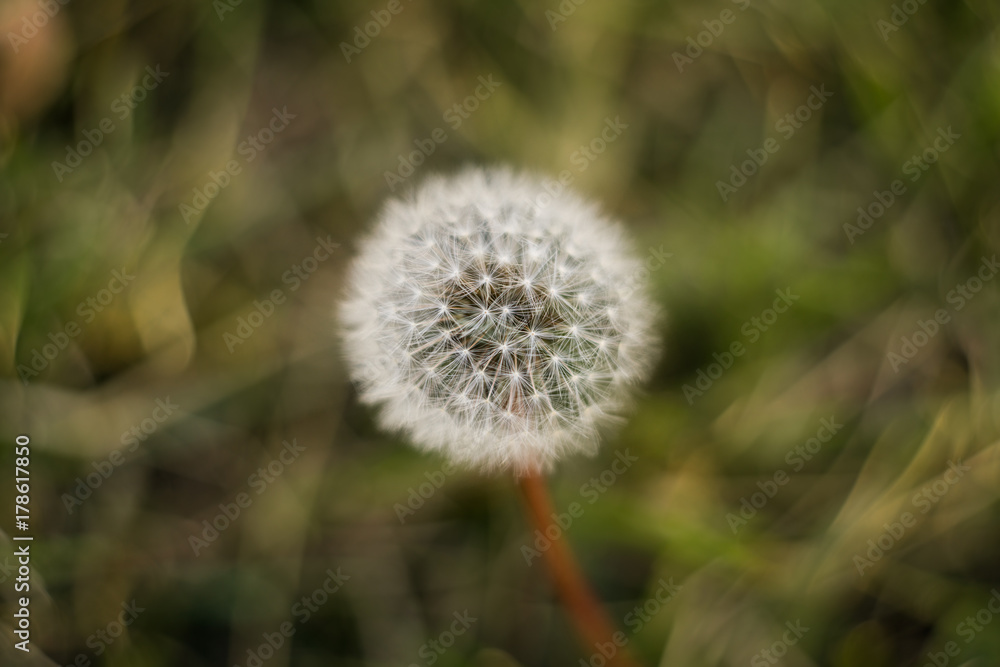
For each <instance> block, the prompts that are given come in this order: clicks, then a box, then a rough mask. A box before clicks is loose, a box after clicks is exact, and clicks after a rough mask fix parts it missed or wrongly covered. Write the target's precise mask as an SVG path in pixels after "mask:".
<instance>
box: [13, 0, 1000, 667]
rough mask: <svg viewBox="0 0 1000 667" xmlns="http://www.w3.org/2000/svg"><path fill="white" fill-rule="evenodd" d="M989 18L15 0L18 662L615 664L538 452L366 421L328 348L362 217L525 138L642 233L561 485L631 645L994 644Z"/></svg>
mask: <svg viewBox="0 0 1000 667" xmlns="http://www.w3.org/2000/svg"><path fill="white" fill-rule="evenodd" d="M998 20H1000V6H998V5H997V4H996V3H994V2H990V1H988V0H966V1H964V2H944V1H942V0H926V1H923V0H905V1H904V2H897V3H895V4H893V3H891V2H889V0H885V1H884V2H874V3H869V2H861V1H860V0H849V1H842V2H833V1H832V0H822V1H819V0H806V1H804V2H786V1H779V0H739V1H738V2H737V1H732V2H730V1H728V0H726V1H721V0H715V1H713V2H708V3H699V2H692V1H689V0H678V1H668V2H653V1H651V0H635V1H626V2H614V3H605V2H598V1H597V0H587V1H585V0H575V2H574V1H573V0H562V1H561V3H560V2H557V0H550V1H548V2H540V3H532V2H526V1H520V2H518V1H510V0H504V1H502V2H496V3H474V2H470V1H469V0H448V1H443V2H429V1H427V0H385V1H383V0H375V1H374V2H370V3H368V2H362V1H360V0H345V1H343V2H337V3H333V2H320V1H318V0H293V1H291V2H277V1H275V2H267V1H265V0H214V1H213V2H199V3H195V2H183V1H182V2H170V3H168V2H158V1H148V2H143V1H134V2H128V1H127V0H92V1H90V2H87V3H83V2H78V1H74V0H65V1H63V0H3V4H2V5H0V36H2V41H3V43H2V44H0V169H2V175H0V374H2V379H0V438H2V441H3V443H4V444H3V447H2V448H0V469H2V470H3V475H2V477H3V479H4V480H5V481H3V483H2V489H3V491H2V493H0V507H3V508H6V509H5V510H4V511H5V512H10V514H5V515H4V516H5V518H4V520H3V521H2V522H0V525H2V528H3V530H4V531H5V532H4V534H3V538H2V540H0V581H2V587H0V588H2V592H0V601H2V606H3V609H2V617H0V618H2V626H3V629H2V634H3V635H4V639H3V642H2V644H3V651H4V653H3V654H2V656H0V661H2V664H4V665H7V664H11V665H20V664H24V665H32V666H34V665H53V664H54V665H60V666H63V665H66V666H68V665H78V666H81V667H83V666H86V665H112V666H143V667H158V666H161V665H162V666H175V665H186V666H188V667H201V666H223V665H240V666H246V667H251V666H253V665H258V666H259V665H262V664H266V665H268V667H280V666H284V665H295V666H304V667H305V666H319V665H323V666H326V665H402V666H410V665H418V666H425V665H431V664H437V665H445V666H447V665H479V666H483V667H487V666H488V667H494V666H497V667H501V666H514V665H525V666H531V665H578V664H583V665H587V664H589V665H593V666H594V667H600V666H601V665H602V664H604V662H603V661H604V660H605V657H604V656H603V655H602V654H601V653H600V651H599V649H598V648H595V647H581V646H580V644H579V643H578V641H577V639H576V637H575V635H574V632H573V628H572V626H571V625H570V623H569V621H568V619H567V616H566V614H565V612H564V611H563V609H562V608H561V607H560V605H559V604H558V602H557V601H556V600H555V599H554V597H553V593H552V588H551V585H550V582H549V579H548V577H547V574H546V572H545V569H544V565H542V564H540V559H538V558H534V557H532V554H531V550H532V549H536V550H539V549H541V548H543V547H545V542H544V540H540V539H539V536H538V535H536V534H535V533H534V532H533V529H532V528H531V526H530V524H529V522H528V521H527V519H526V518H525V515H524V512H523V508H522V506H521V501H520V499H519V497H518V493H517V488H516V485H515V483H514V481H513V480H511V479H509V478H507V477H496V478H487V477H482V476H480V475H478V474H476V473H469V472H464V471H455V470H451V469H450V468H446V467H445V464H446V462H445V461H443V460H441V459H437V458H435V457H433V456H429V455H424V454H420V453H418V452H416V451H415V450H413V449H411V448H410V447H409V446H408V445H407V443H406V442H405V441H404V440H402V439H401V438H399V437H397V436H394V435H393V434H387V433H383V432H380V431H379V430H377V429H376V428H375V427H374V425H373V415H372V412H371V411H370V410H369V409H368V408H366V407H363V406H360V405H359V404H358V402H357V400H356V395H355V392H354V390H353V389H352V387H351V384H350V382H349V380H348V378H347V377H346V376H345V373H344V364H343V363H342V361H341V353H340V350H339V348H338V344H337V341H336V337H335V331H336V329H335V323H334V321H333V317H332V314H333V303H334V302H335V300H336V298H337V296H338V295H339V294H340V292H341V289H342V279H343V276H344V274H345V267H346V266H347V263H348V262H349V261H350V259H351V257H352V255H353V252H354V250H353V249H354V247H355V242H356V239H358V238H359V236H360V235H361V234H363V233H364V232H365V230H367V229H368V228H369V226H370V223H371V220H372V218H373V216H374V215H375V214H376V213H377V211H378V209H379V207H380V205H381V204H382V203H383V202H384V201H385V200H386V199H387V198H388V197H390V196H398V195H404V194H405V192H406V191H407V190H408V189H409V188H411V187H413V186H414V185H416V184H418V183H419V182H420V180H421V179H423V178H424V177H426V176H427V175H429V174H431V173H436V172H449V171H453V170H456V169H458V168H460V167H461V166H463V165H466V164H470V163H471V164H492V163H507V164H511V165H514V166H517V167H523V168H528V169H532V170H535V171H538V172H540V173H542V174H545V175H546V176H547V177H548V178H551V179H556V178H558V177H559V175H560V174H563V175H564V177H566V178H567V179H569V180H571V181H572V187H573V188H574V189H576V190H578V191H579V192H580V193H582V194H584V195H585V196H587V197H590V198H593V199H595V200H597V201H600V202H601V203H602V205H603V206H604V208H605V209H606V211H607V212H608V213H610V214H611V215H613V216H615V217H617V218H619V219H621V220H622V221H623V222H624V224H625V225H626V226H627V227H628V228H629V230H630V232H631V234H632V236H633V238H634V241H635V247H636V252H637V254H638V255H639V256H640V257H643V258H648V259H649V263H648V264H647V266H648V268H649V269H650V270H649V275H648V277H647V276H646V275H641V276H637V277H638V278H640V279H643V278H644V279H646V280H648V283H649V287H650V290H651V292H652V294H653V295H654V297H655V300H656V301H657V302H658V303H660V304H661V305H662V309H663V311H664V313H665V317H664V318H663V320H662V339H663V341H664V354H663V355H662V356H661V359H660V361H659V363H658V365H657V366H656V369H655V371H654V377H653V379H652V381H651V382H650V383H649V384H648V386H647V387H645V388H644V392H643V394H642V396H641V397H640V399H639V401H638V403H637V405H636V408H635V410H634V412H633V414H632V415H631V416H630V419H629V420H628V422H627V424H626V425H625V426H624V427H623V428H622V429H621V430H620V431H619V432H617V433H609V434H608V437H607V439H606V441H605V443H604V446H603V447H602V449H601V451H600V452H599V454H598V455H597V456H596V457H594V458H592V459H587V458H577V459H574V460H568V461H565V462H564V464H562V465H561V466H560V467H559V469H558V470H557V471H556V472H555V473H554V474H553V475H552V477H551V484H552V488H553V495H554V500H555V503H556V505H557V506H558V507H560V508H563V507H568V506H569V505H570V504H571V503H573V502H579V503H580V504H581V506H582V507H583V508H584V512H583V514H582V515H581V516H579V517H577V518H575V519H574V520H573V522H572V525H571V526H569V527H568V528H567V529H566V531H565V536H564V537H565V539H568V540H569V542H570V543H571V544H572V545H573V547H574V548H575V549H576V551H577V553H578V555H579V558H580V561H581V565H582V567H583V569H584V571H585V572H586V574H587V576H588V577H589V579H590V580H591V581H592V582H593V584H594V586H595V589H596V590H597V592H598V594H599V595H600V597H601V598H602V599H603V600H604V602H605V603H606V605H607V608H608V611H609V614H610V615H611V617H612V618H613V619H614V620H615V621H616V622H617V623H618V624H619V625H620V627H621V628H622V631H623V633H624V636H625V638H626V640H627V644H628V646H629V648H630V650H631V651H632V652H633V654H634V655H635V656H636V657H637V658H638V659H639V660H640V661H641V662H642V663H643V664H646V665H678V666H684V667H697V666H701V665H705V666H709V665H746V664H750V665H751V666H752V667H756V666H757V665H770V664H778V663H780V664H783V665H789V666H807V665H836V666H840V665H844V666H848V665H850V666H853V665H866V666H870V667H879V666H883V665H920V666H922V665H925V664H933V665H937V666H938V667H940V666H942V665H996V664H1000V615H998V612H1000V592H998V591H1000V589H998V588H997V587H1000V570H998V568H997V562H998V559H1000V539H998V537H1000V530H998V529H1000V511H998V510H1000V507H998V504H997V499H998V494H1000V485H998V481H1000V468H998V430H1000V386H998V373H1000V329H998V326H997V325H998V323H1000V319H998V317H1000V299H998V291H997V283H998V281H997V280H996V279H995V274H996V273H997V271H998V270H1000V266H997V265H996V263H995V262H996V259H995V258H996V257H997V254H996V253H997V252H998V251H1000V188H998V184H1000V41H998V32H997V25H998ZM567 174H568V176H567ZM643 274H645V272H643ZM19 434H27V435H28V436H30V438H31V452H32V453H31V463H30V466H31V467H30V470H31V505H30V507H31V517H30V518H31V531H30V532H31V534H32V535H33V536H34V538H35V540H34V542H33V543H32V555H33V557H32V568H33V575H32V576H33V579H32V602H31V606H30V609H31V615H32V616H31V618H32V636H31V641H32V647H33V650H32V652H31V653H30V654H28V655H25V654H23V653H21V652H19V651H15V650H13V649H12V648H11V646H12V644H13V642H14V641H17V639H16V637H14V635H13V634H12V631H13V629H14V620H13V617H12V615H13V613H14V612H15V611H16V609H17V606H16V605H17V603H16V598H17V597H18V595H17V594H15V592H14V590H13V582H14V577H15V576H16V563H15V560H16V559H15V558H14V556H13V555H12V554H13V549H14V542H12V541H11V539H10V537H11V534H12V533H13V532H15V528H14V525H13V524H14V520H13V517H11V514H12V513H13V511H14V510H13V504H14V496H15V491H14V488H13V484H14V483H13V479H12V478H13V476H14V467H15V456H14V441H15V437H16V436H17V435H19ZM626 453H627V455H628V456H630V457H634V459H635V460H634V462H633V464H632V465H631V466H630V467H628V468H627V469H626V470H625V472H621V473H618V472H615V471H614V470H615V469H614V468H613V467H612V466H613V464H614V461H615V460H616V457H618V456H619V455H625V454H626ZM620 469H621V466H619V467H618V470H620ZM581 661H582V662H581Z"/></svg>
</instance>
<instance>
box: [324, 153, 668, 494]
mask: <svg viewBox="0 0 1000 667" xmlns="http://www.w3.org/2000/svg"><path fill="white" fill-rule="evenodd" d="M643 272H644V269H642V268H641V264H639V262H637V261H636V260H635V259H634V258H633V257H632V255H631V254H630V252H629V251H628V248H627V245H626V243H625V242H624V239H623V238H622V233H621V230H620V229H619V228H618V226H617V225H615V224H613V223H611V222H609V221H608V220H606V219H605V218H604V217H602V215H601V214H600V212H599V211H598V210H597V208H596V207H595V206H594V205H592V204H590V203H588V202H585V201H583V200H582V199H580V198H579V197H578V196H576V195H575V194H573V193H570V192H566V191H564V192H562V193H561V194H559V195H558V196H557V197H555V198H553V197H552V196H551V195H550V194H549V193H548V192H546V190H545V189H544V188H543V187H542V183H541V181H540V180H536V179H535V178H533V177H531V176H527V175H521V174H517V173H514V172H512V171H509V170H506V169H499V168H497V169H485V170H484V169H468V170H466V171H463V172H461V173H459V174H458V175H456V176H454V177H447V178H446V177H432V178H430V179H428V180H427V181H425V182H424V183H423V185H422V186H421V187H420V188H419V189H417V190H416V191H415V192H414V193H413V194H412V195H411V196H410V197H409V198H408V199H407V200H405V201H401V200H398V199H396V200H391V201H389V202H388V203H387V204H386V205H385V208H384V209H383V211H382V213H381V216H380V219H379V221H378V225H377V227H376V229H375V230H374V233H373V234H372V235H371V236H370V237H369V238H367V239H365V240H364V241H363V242H362V244H361V248H360V252H359V255H358V257H357V258H356V259H355V261H354V263H353V265H352V267H351V269H350V273H349V286H348V294H347V297H346V298H345V300H344V301H343V302H342V303H341V304H340V312H339V315H340V320H341V325H342V328H343V331H342V335H343V339H344V347H345V350H344V351H345V353H346V357H347V362H348V365H349V368H350V371H351V376H352V378H353V379H354V380H355V381H356V382H357V383H358V385H359V390H360V396H361V399H362V400H363V401H364V402H366V403H369V404H373V405H379V406H381V411H380V421H381V423H382V425H383V426H384V427H386V428H390V429H395V430H402V431H404V432H406V433H407V434H408V435H409V436H410V437H411V438H412V440H413V441H414V442H415V444H416V445H417V446H419V447H420V448H422V449H426V450H435V451H440V452H442V453H443V454H445V455H446V456H447V457H448V458H450V459H451V460H453V461H455V462H457V463H459V464H465V465H466V466H469V467H474V468H479V469H482V470H487V471H495V470H504V469H510V470H512V471H514V472H515V473H517V474H525V473H529V472H534V471H540V470H545V469H549V468H551V467H552V464H553V463H554V462H555V461H556V460H557V459H559V458H560V457H561V456H562V455H563V454H566V453H570V452H575V451H580V452H586V453H593V452H595V451H596V449H597V440H598V430H599V428H600V427H601V426H603V425H604V424H606V423H608V422H610V421H613V420H614V418H615V415H616V414H617V413H618V412H619V411H620V410H621V409H622V408H623V407H624V406H625V404H626V403H627V398H628V394H629V390H630V386H631V385H634V384H635V383H637V382H638V381H640V380H642V379H644V377H645V376H646V374H647V372H648V371H649V368H650V365H651V361H652V355H653V352H652V350H653V348H654V346H653V345H652V343H653V341H652V340H651V324H652V318H653V305H652V304H651V303H650V301H649V300H648V299H647V297H646V296H645V292H644V290H643V289H642V287H643V286H642V285H641V284H640V283H641V280H640V278H641V277H642V276H643Z"/></svg>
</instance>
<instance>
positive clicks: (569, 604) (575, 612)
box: [520, 473, 638, 667]
mask: <svg viewBox="0 0 1000 667" xmlns="http://www.w3.org/2000/svg"><path fill="white" fill-rule="evenodd" d="M520 486H521V492H522V493H523V495H524V500H525V503H526V504H527V507H528V512H529V514H531V520H532V523H534V525H535V527H536V528H537V529H538V530H540V531H541V532H542V534H543V535H546V537H550V535H549V534H547V532H546V531H547V530H548V529H549V527H550V526H553V525H555V520H554V519H553V515H554V514H555V510H554V509H553V507H552V499H551V498H550V496H549V491H548V486H547V485H546V483H545V479H544V478H543V477H542V476H541V475H539V474H538V473H529V474H527V475H526V476H524V477H522V478H521V480H520ZM553 532H558V537H557V538H556V539H554V540H550V543H551V544H550V546H549V548H548V549H546V550H545V551H544V552H543V555H544V557H545V562H546V564H547V565H548V568H549V573H550V574H551V576H552V580H553V582H554V583H555V587H556V591H557V592H558V594H559V597H560V598H561V599H562V603H563V605H565V607H566V610H567V611H568V612H569V615H570V617H571V618H572V619H573V623H574V624H575V625H576V629H577V632H578V633H579V634H580V638H581V639H582V640H583V642H584V644H585V645H586V647H587V654H588V655H589V654H591V653H594V652H597V651H598V650H599V649H598V646H599V645H603V646H605V647H607V645H608V643H609V642H610V643H611V646H613V647H614V650H615V651H616V653H615V655H614V656H613V657H611V658H610V659H609V660H608V664H609V665H612V666H613V667H638V663H637V662H635V660H633V659H632V657H631V656H630V655H629V654H628V652H627V651H626V650H625V647H623V646H622V647H620V646H618V645H617V644H616V643H615V642H614V641H613V640H612V635H614V633H615V632H616V630H615V625H614V624H613V623H612V622H611V619H610V618H608V615H607V612H606V611H605V609H604V607H603V606H601V603H600V602H599V601H598V599H597V596H595V595H594V592H593V591H592V590H591V589H590V586H589V585H588V584H587V581H586V579H584V577H583V573H582V572H581V571H580V566H579V565H577V562H576V558H574V556H573V551H572V549H570V546H569V543H568V542H567V541H566V539H565V533H563V531H562V529H561V528H560V529H559V530H558V531H553Z"/></svg>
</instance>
